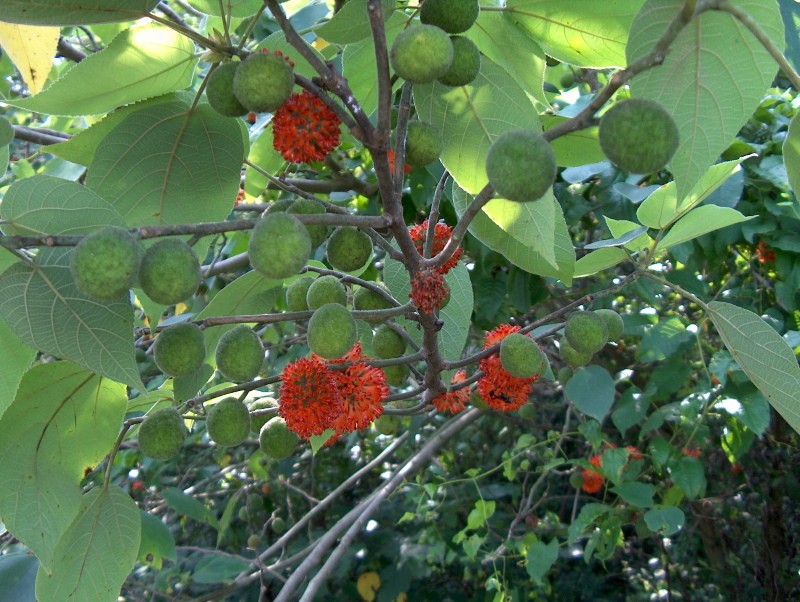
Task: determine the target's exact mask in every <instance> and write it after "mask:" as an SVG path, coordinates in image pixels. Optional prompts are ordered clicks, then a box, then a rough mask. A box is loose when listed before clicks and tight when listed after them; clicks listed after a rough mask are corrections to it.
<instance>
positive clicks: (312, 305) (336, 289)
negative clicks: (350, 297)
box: [306, 274, 347, 310]
mask: <svg viewBox="0 0 800 602" xmlns="http://www.w3.org/2000/svg"><path fill="white" fill-rule="evenodd" d="M328 303H338V304H339V305H347V291H346V290H345V288H344V284H342V283H341V282H340V281H339V279H338V278H337V277H336V276H333V275H331V274H328V275H325V276H320V277H319V278H317V279H315V280H314V282H312V283H311V286H309V287H308V293H307V294H306V304H307V305H308V309H311V310H315V309H319V308H320V307H322V306H323V305H326V304H328Z"/></svg>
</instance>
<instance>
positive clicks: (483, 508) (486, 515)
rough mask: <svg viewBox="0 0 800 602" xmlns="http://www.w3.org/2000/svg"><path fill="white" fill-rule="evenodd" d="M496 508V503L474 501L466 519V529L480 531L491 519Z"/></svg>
mask: <svg viewBox="0 0 800 602" xmlns="http://www.w3.org/2000/svg"><path fill="white" fill-rule="evenodd" d="M496 507H497V503H496V502H494V501H489V502H486V501H484V500H476V501H475V507H474V508H473V509H472V510H471V511H470V513H469V516H468V517H467V529H472V530H473V531H476V530H478V529H480V528H481V527H482V526H483V525H485V524H486V523H487V522H488V521H489V519H490V518H491V517H492V515H493V514H494V511H495V508H496Z"/></svg>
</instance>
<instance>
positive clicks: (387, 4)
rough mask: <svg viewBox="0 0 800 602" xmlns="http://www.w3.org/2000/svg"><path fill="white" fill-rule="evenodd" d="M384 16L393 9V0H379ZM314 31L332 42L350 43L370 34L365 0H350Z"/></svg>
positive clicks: (370, 28)
mask: <svg viewBox="0 0 800 602" xmlns="http://www.w3.org/2000/svg"><path fill="white" fill-rule="evenodd" d="M381 6H382V7H383V11H384V12H383V15H384V18H385V17H386V16H387V15H389V14H390V11H391V10H392V9H394V6H395V0H381ZM315 33H316V34H317V35H318V36H319V37H321V38H322V39H323V40H325V41H326V42H331V43H332V44H351V43H352V42H358V41H359V40H363V39H364V38H366V37H369V36H371V35H372V27H371V26H370V24H369V13H367V0H350V1H349V2H348V3H347V4H345V5H344V6H342V7H341V9H340V10H339V12H337V13H336V14H335V15H333V17H332V18H331V20H330V21H328V22H327V23H323V24H322V25H321V26H319V27H317V29H316V30H315Z"/></svg>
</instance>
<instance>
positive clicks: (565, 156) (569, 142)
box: [539, 115, 606, 167]
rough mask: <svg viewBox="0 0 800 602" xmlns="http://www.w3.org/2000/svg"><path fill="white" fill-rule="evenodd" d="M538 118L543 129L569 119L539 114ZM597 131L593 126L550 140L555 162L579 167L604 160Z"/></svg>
mask: <svg viewBox="0 0 800 602" xmlns="http://www.w3.org/2000/svg"><path fill="white" fill-rule="evenodd" d="M539 118H540V119H541V120H542V125H544V129H545V130H549V129H550V128H552V127H553V126H556V125H558V124H560V123H563V122H564V121H567V120H568V119H569V118H568V117H562V116H560V115H541V116H540V117H539ZM597 131H598V129H597V127H596V126H594V127H589V128H585V129H582V130H578V131H577V132H570V133H569V134H567V135H565V136H559V137H558V138H556V139H555V140H551V141H550V146H552V147H553V152H554V153H555V154H556V164H557V165H559V166H561V167H580V166H582V165H590V164H592V163H600V162H601V161H606V156H605V155H604V154H603V151H602V150H601V149H600V142H599V141H598V140H597Z"/></svg>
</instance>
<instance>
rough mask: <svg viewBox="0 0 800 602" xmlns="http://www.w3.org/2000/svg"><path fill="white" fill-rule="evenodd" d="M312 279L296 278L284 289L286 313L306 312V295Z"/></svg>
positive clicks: (308, 277) (306, 277)
mask: <svg viewBox="0 0 800 602" xmlns="http://www.w3.org/2000/svg"><path fill="white" fill-rule="evenodd" d="M312 282H314V278H311V277H310V276H305V277H304V278H298V279H297V280H295V281H294V282H292V283H291V284H290V285H289V286H288V287H287V288H286V309H287V310H288V311H308V302H307V301H306V295H308V289H309V287H310V286H311V283H312Z"/></svg>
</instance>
